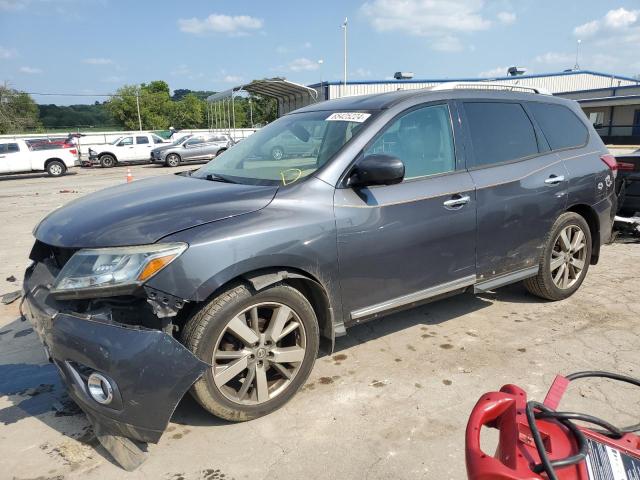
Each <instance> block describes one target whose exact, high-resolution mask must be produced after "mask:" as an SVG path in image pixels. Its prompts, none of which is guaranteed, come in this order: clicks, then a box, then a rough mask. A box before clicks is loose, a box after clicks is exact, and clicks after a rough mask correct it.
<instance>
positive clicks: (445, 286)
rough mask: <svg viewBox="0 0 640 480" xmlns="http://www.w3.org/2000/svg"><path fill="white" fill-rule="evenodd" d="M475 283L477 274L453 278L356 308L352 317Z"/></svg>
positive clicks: (368, 314) (360, 316)
mask: <svg viewBox="0 0 640 480" xmlns="http://www.w3.org/2000/svg"><path fill="white" fill-rule="evenodd" d="M474 283H476V276H475V275H468V276H466V277H462V278H459V279H457V280H452V281H451V282H446V283H441V284H440V285H436V286H434V287H430V288H426V289H424V290H419V291H417V292H413V293H409V294H408V295H402V296H401V297H396V298H392V299H391V300H387V301H385V302H381V303H377V304H375V305H370V306H368V307H364V308H360V309H358V310H354V311H353V312H351V319H352V320H357V319H359V318H363V317H369V316H372V315H375V314H377V313H380V312H384V311H386V310H392V309H394V308H398V307H402V306H404V305H408V304H411V303H415V302H419V301H421V300H426V299H428V298H431V297H436V296H438V295H442V294H444V293H448V292H451V291H453V290H458V289H459V288H465V287H469V286H471V285H473V284H474Z"/></svg>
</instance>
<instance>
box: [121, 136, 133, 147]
mask: <svg viewBox="0 0 640 480" xmlns="http://www.w3.org/2000/svg"><path fill="white" fill-rule="evenodd" d="M118 145H119V146H121V147H123V146H125V145H133V137H124V138H123V139H122V140H120V143H119V144H118Z"/></svg>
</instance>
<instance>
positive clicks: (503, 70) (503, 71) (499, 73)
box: [478, 67, 509, 78]
mask: <svg viewBox="0 0 640 480" xmlns="http://www.w3.org/2000/svg"><path fill="white" fill-rule="evenodd" d="M508 68H509V67H496V68H492V69H491V70H485V71H484V72H480V73H479V74H478V76H479V77H481V78H495V77H506V76H507V69H508Z"/></svg>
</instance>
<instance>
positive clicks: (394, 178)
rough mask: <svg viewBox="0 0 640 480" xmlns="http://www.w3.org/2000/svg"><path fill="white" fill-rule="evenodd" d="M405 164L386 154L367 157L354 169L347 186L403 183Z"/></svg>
mask: <svg viewBox="0 0 640 480" xmlns="http://www.w3.org/2000/svg"><path fill="white" fill-rule="evenodd" d="M403 178H404V163H402V160H400V159H399V158H397V157H394V156H391V155H385V154H374V155H367V156H366V157H364V158H363V159H362V160H360V161H359V162H358V163H357V164H356V166H355V167H354V168H353V170H352V172H351V175H349V179H348V180H347V185H348V186H350V187H368V186H371V185H393V184H396V183H400V182H402V179H403Z"/></svg>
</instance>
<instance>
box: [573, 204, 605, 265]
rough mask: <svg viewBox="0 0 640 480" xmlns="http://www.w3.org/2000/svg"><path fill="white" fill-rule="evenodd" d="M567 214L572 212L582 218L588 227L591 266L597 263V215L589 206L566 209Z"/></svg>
mask: <svg viewBox="0 0 640 480" xmlns="http://www.w3.org/2000/svg"><path fill="white" fill-rule="evenodd" d="M567 212H574V213H577V214H578V215H580V216H581V217H582V218H584V219H585V220H586V222H587V225H589V231H590V232H591V262H590V263H591V265H595V264H597V263H598V259H599V258H600V221H599V220H598V214H597V213H596V212H595V210H594V209H593V208H591V207H590V206H589V205H584V204H577V205H573V206H571V207H570V208H568V209H567Z"/></svg>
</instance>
